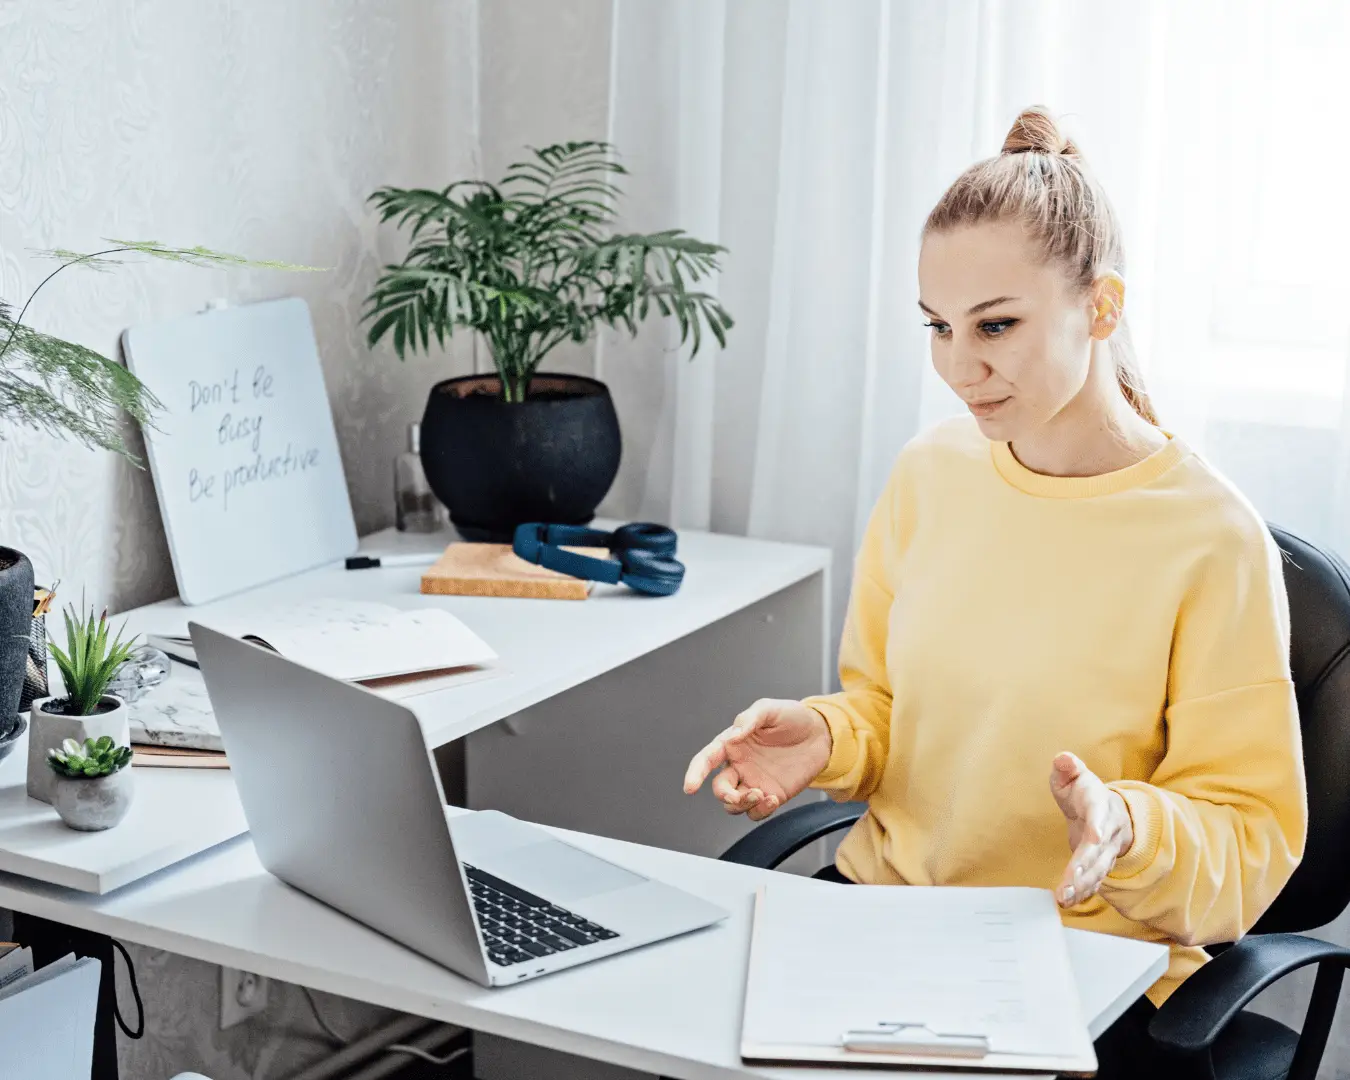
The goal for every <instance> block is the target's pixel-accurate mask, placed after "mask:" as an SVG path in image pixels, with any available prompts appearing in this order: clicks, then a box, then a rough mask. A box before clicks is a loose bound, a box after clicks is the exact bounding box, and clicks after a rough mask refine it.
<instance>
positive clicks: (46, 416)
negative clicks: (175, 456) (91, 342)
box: [0, 240, 315, 466]
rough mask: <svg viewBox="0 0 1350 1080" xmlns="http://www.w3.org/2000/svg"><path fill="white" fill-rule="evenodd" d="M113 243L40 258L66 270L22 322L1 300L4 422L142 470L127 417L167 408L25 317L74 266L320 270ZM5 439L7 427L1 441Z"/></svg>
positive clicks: (118, 370)
mask: <svg viewBox="0 0 1350 1080" xmlns="http://www.w3.org/2000/svg"><path fill="white" fill-rule="evenodd" d="M108 243H110V244H112V245H113V246H112V247H109V248H107V249H105V250H103V251H95V252H91V253H89V254H87V255H82V254H80V253H79V252H76V251H67V250H65V249H64V248H57V249H56V250H54V251H42V252H38V255H40V256H42V257H44V258H50V259H55V260H57V261H58V262H59V263H60V264H61V265H60V266H58V267H57V268H56V269H55V270H53V271H52V272H51V273H50V274H48V275H47V276H46V277H45V278H43V279H42V281H40V282H39V283H38V286H37V288H36V289H34V290H33V291H32V293H31V294H29V297H28V299H27V301H25V302H24V305H23V307H22V308H21V309H20V311H19V313H18V315H15V314H13V311H12V309H11V308H10V307H9V306H7V305H6V304H5V303H4V302H3V301H2V300H0V420H5V419H8V420H14V421H16V422H18V423H20V424H25V425H27V426H28V427H32V428H37V429H38V430H40V431H46V432H48V433H49V434H52V435H58V436H61V435H70V436H72V437H73V438H74V439H75V440H76V441H77V442H80V443H83V444H84V445H85V446H90V447H99V448H102V449H104V450H111V451H113V452H114V453H117V454H121V455H122V456H123V457H125V458H127V459H128V460H129V461H131V462H132V463H133V464H135V465H137V466H139V465H140V464H141V462H140V460H139V459H138V458H137V457H136V456H135V455H134V454H132V452H131V451H130V450H129V449H128V448H127V445H126V443H125V441H124V440H123V438H122V433H121V430H120V424H121V419H122V415H123V414H124V413H125V414H127V415H129V416H130V417H131V418H132V419H133V420H135V421H136V422H137V423H138V424H141V425H148V424H151V423H152V422H153V419H154V415H155V414H156V413H157V412H159V411H160V409H162V408H163V404H162V403H161V402H160V401H159V399H158V398H156V397H155V395H154V394H153V393H151V392H150V390H149V389H147V388H146V386H145V384H144V383H142V382H141V381H140V380H139V379H138V378H136V376H135V375H133V374H132V373H131V372H130V371H128V370H127V369H126V368H125V367H123V366H122V365H121V364H119V363H116V362H115V361H113V360H110V359H108V358H107V357H106V356H104V355H102V354H101V353H98V352H95V351H94V350H93V349H89V348H86V347H85V346H83V345H77V344H75V343H74V342H71V341H64V340H62V339H61V338H58V337H53V336H52V335H50V334H44V333H41V332H40V331H38V330H34V329H33V328H32V327H31V326H27V325H25V324H24V321H23V319H24V315H26V314H27V312H28V308H29V306H30V305H31V304H32V303H33V298H34V297H35V296H37V294H38V293H39V292H40V291H41V290H42V287H43V286H44V285H46V284H47V282H49V281H51V280H52V278H54V277H55V276H56V275H57V274H59V273H61V271H62V270H66V269H69V268H70V267H72V266H85V267H89V268H91V269H94V270H107V269H110V268H111V267H113V266H116V265H119V264H121V263H123V262H125V261H127V260H128V259H130V258H134V257H136V256H145V257H148V258H151V259H163V260H167V261H169V262H177V263H187V264H188V265H190V266H217V267H255V268H267V269H273V270H313V269H315V268H314V267H310V266H296V265H293V264H291V263H280V262H260V261H255V260H252V259H246V258H244V257H243V256H241V255H231V254H229V253H228V252H223V251H212V250H210V249H209V248H204V247H191V248H180V247H171V246H167V245H164V244H160V243H158V242H157V241H154V240H109V241H108ZM3 437H4V430H3V428H0V439H3Z"/></svg>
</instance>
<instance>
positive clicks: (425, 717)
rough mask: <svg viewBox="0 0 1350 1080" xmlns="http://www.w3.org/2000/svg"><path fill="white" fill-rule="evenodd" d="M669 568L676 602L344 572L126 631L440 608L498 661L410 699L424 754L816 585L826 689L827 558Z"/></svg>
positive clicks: (136, 622)
mask: <svg viewBox="0 0 1350 1080" xmlns="http://www.w3.org/2000/svg"><path fill="white" fill-rule="evenodd" d="M452 538H453V537H452V536H451V534H444V535H435V536H427V535H425V534H423V535H418V534H410V533H400V532H398V531H397V530H393V529H386V530H384V531H383V532H380V533H375V534H373V535H371V536H368V537H366V538H364V539H363V540H362V542H361V549H362V551H365V552H371V553H389V552H418V551H428V552H439V551H441V550H443V549H444V547H445V545H446V544H447V543H449V542H450V541H451V539H452ZM679 557H680V559H681V560H682V561H683V562H684V563H685V565H686V577H685V580H684V584H683V585H682V586H681V588H680V591H679V592H678V593H676V594H675V595H674V596H669V597H659V598H658V597H649V596H642V595H640V594H638V593H635V592H633V591H632V590H631V589H629V588H628V587H627V586H621V585H597V586H595V590H594V592H593V593H592V594H591V597H590V598H589V599H588V600H582V601H566V600H514V599H508V598H503V597H472V596H423V595H422V593H421V592H420V583H421V578H422V571H421V570H420V569H418V568H413V567H407V568H390V569H379V570H350V571H349V570H344V569H341V568H340V567H332V568H323V569H319V570H312V571H310V572H308V573H305V574H298V575H296V576H295V577H292V578H287V579H285V580H283V581H279V582H275V583H273V584H271V585H267V586H264V587H262V588H260V589H254V590H251V591H249V592H247V593H243V594H240V595H239V596H235V597H230V598H227V599H225V600H220V601H216V602H215V603H212V604H203V605H200V606H197V607H191V606H187V605H184V604H183V603H181V602H180V601H179V600H177V599H174V600H165V601H162V602H161V603H158V604H150V605H148V606H146V607H142V608H136V609H134V610H132V611H129V612H126V613H125V616H126V618H127V620H128V628H129V630H131V631H132V632H135V633H145V632H149V631H169V632H182V630H183V629H184V628H185V626H186V623H187V620H188V619H189V618H192V617H193V616H194V615H196V614H199V613H202V612H206V611H213V612H221V611H230V610H238V609H245V610H246V609H248V608H249V607H256V606H257V605H259V604H260V603H268V604H271V603H282V604H284V603H285V602H286V601H288V600H308V599H315V598H320V597H335V598H340V599H350V600H374V601H379V602H381V603H386V604H390V605H392V606H394V607H418V606H424V605H426V606H436V607H443V608H445V609H446V610H448V611H450V612H451V613H453V614H454V615H456V616H458V617H459V618H461V619H463V620H464V622H465V623H467V624H468V625H469V626H470V627H471V628H472V629H473V630H474V632H475V633H477V634H478V635H479V636H480V637H481V638H483V639H484V640H485V641H486V642H487V643H488V644H489V645H491V646H492V647H493V648H494V649H496V650H497V652H498V653H499V654H500V656H501V658H502V671H501V673H500V674H498V675H496V676H494V677H492V678H487V679H481V680H479V681H476V682H471V683H468V684H466V685H464V686H460V687H455V688H452V689H447V690H442V691H439V692H433V693H429V694H422V695H420V696H417V697H413V698H409V699H408V704H409V705H410V706H411V707H412V708H413V709H414V711H416V713H417V715H418V718H419V719H420V720H421V721H422V726H423V728H424V729H425V731H426V734H427V742H428V743H429V744H430V745H431V746H441V745H443V744H445V743H448V742H451V741H452V740H454V739H459V738H462V737H463V736H465V735H468V734H469V733H470V732H473V731H477V730H478V729H479V728H483V727H486V726H487V725H489V724H494V723H496V722H497V721H498V720H501V719H503V718H504V717H508V716H512V715H514V714H516V713H519V712H520V711H521V710H523V709H526V708H529V707H530V706H532V705H536V704H538V703H540V702H542V701H545V700H547V699H549V698H552V697H554V696H556V695H558V694H560V693H562V692H564V691H566V690H570V689H572V688H573V687H576V686H578V685H580V684H581V683H584V682H586V681H588V680H591V679H594V678H596V677H598V676H601V675H604V674H605V673H607V672H610V671H613V670H614V669H616V668H619V667H621V666H623V665H624V664H627V663H629V662H630V661H632V660H635V659H637V658H638V657H641V656H644V655H647V654H649V653H652V652H654V651H656V650H658V649H660V648H662V647H663V646H666V645H669V644H671V643H673V642H676V641H678V640H680V639H681V638H684V637H686V636H687V635H690V634H694V633H696V632H698V631H701V630H704V629H707V628H710V627H713V626H715V625H716V624H717V623H718V622H720V621H722V620H724V619H726V618H728V617H729V616H732V615H734V614H736V613H738V612H741V611H744V610H745V609H747V608H749V607H752V606H753V605H755V604H757V603H759V602H760V601H762V600H765V599H766V598H768V597H771V596H773V595H774V594H775V593H779V592H781V591H783V590H785V589H789V588H791V587H792V586H795V585H799V584H802V583H806V582H810V583H813V584H815V586H816V588H815V589H814V590H813V592H819V593H820V597H821V603H820V605H819V608H818V610H817V611H815V612H812V613H811V621H810V623H809V625H804V626H803V630H805V631H807V632H809V633H811V634H812V635H815V636H817V640H816V650H815V654H814V655H813V656H812V664H811V668H812V670H811V676H812V679H813V681H814V682H820V681H822V680H824V679H825V678H826V672H827V669H828V665H829V658H828V656H827V655H826V654H825V652H824V645H825V642H824V640H823V635H824V632H825V625H826V612H825V608H824V603H823V598H824V591H823V586H824V585H825V581H824V578H825V575H826V573H827V572H828V568H829V561H830V555H829V551H828V550H827V549H825V548H816V547H807V546H804V545H798V544H780V543H774V542H772V541H768V540H750V539H746V538H744V537H737V536H722V535H719V534H715V533H701V532H682V533H680V548H679ZM781 659H782V658H780V662H781ZM747 704H748V702H747ZM727 719H728V720H729V719H730V718H729V717H728V718H727Z"/></svg>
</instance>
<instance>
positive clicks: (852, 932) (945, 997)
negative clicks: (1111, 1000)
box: [741, 883, 1097, 1074]
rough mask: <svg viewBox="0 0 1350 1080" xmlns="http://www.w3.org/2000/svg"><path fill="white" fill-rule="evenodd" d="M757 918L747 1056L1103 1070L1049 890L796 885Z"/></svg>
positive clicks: (765, 892)
mask: <svg viewBox="0 0 1350 1080" xmlns="http://www.w3.org/2000/svg"><path fill="white" fill-rule="evenodd" d="M754 918H755V921H754V929H753V933H752V936H751V942H750V968H749V973H748V976H747V985H746V991H745V1014H744V1019H743V1021H742V1028H741V1057H742V1058H743V1059H745V1060H747V1061H764V1062H769V1061H773V1062H799V1063H805V1062H817V1063H839V1064H843V1063H866V1064H870V1065H915V1066H931V1067H934V1068H938V1069H953V1068H974V1069H998V1070H1004V1071H1019V1072H1021V1071H1026V1072H1047V1073H1057V1074H1074V1073H1091V1072H1094V1071H1095V1070H1096V1068H1097V1060H1096V1056H1095V1054H1094V1053H1093V1049H1092V1040H1091V1038H1090V1037H1089V1035H1088V1030H1087V1025H1086V1023H1085V1021H1084V1019H1083V1017H1082V1014H1081V1007H1080V1005H1079V999H1078V993H1077V986H1076V984H1075V982H1074V978H1073V971H1072V969H1071V968H1070V966H1069V953H1068V946H1067V944H1066V942H1065V940H1064V930H1063V928H1062V927H1061V925H1060V921H1059V915H1058V912H1057V911H1056V909H1055V902H1054V899H1053V897H1052V896H1051V895H1050V893H1049V892H1047V891H1045V890H1041V889H1016V888H1008V889H975V888H931V887H930V888H902V887H896V888H886V887H882V886H875V887H864V888H859V887H857V886H847V885H839V886H821V885H818V884H816V883H810V884H806V883H793V884H786V883H785V884H782V885H777V884H776V885H771V886H767V887H763V888H761V889H760V891H759V894H758V895H757V896H756V898H755V917H754Z"/></svg>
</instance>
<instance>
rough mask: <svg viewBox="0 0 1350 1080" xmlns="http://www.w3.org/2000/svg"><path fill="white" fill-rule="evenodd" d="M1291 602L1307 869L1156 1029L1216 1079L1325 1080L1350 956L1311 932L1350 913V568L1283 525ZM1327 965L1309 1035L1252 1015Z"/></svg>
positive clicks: (781, 836) (793, 829) (831, 812)
mask: <svg viewBox="0 0 1350 1080" xmlns="http://www.w3.org/2000/svg"><path fill="white" fill-rule="evenodd" d="M1270 531H1271V534H1272V535H1273V536H1274V537H1275V542H1276V543H1277V544H1278V545H1279V547H1280V550H1281V551H1282V552H1284V556H1285V560H1284V580H1285V585H1286V587H1287V589H1288V592H1289V611H1290V629H1291V638H1292V641H1291V645H1290V664H1291V667H1292V669H1293V677H1294V687H1295V692H1296V694H1297V697H1298V708H1299V720H1300V723H1301V726H1302V728H1303V756H1304V765H1305V768H1306V770H1307V774H1308V812H1309V813H1308V821H1309V824H1308V844H1307V850H1306V852H1305V853H1304V856H1303V862H1302V863H1301V864H1300V866H1299V867H1298V869H1297V870H1296V871H1295V872H1294V876H1293V877H1292V878H1291V879H1290V881H1289V883H1288V885H1286V886H1285V888H1284V890H1283V892H1281V893H1280V895H1279V897H1277V898H1276V900H1275V903H1274V904H1272V905H1271V907H1270V909H1269V910H1268V911H1267V912H1266V913H1265V914H1264V915H1263V916H1262V917H1261V919H1260V921H1259V922H1258V923H1257V924H1256V926H1255V927H1254V928H1253V930H1252V931H1251V933H1250V934H1248V935H1247V936H1246V937H1244V938H1243V939H1242V940H1241V941H1239V942H1238V943H1237V944H1235V945H1228V946H1222V947H1219V946H1216V947H1213V948H1211V949H1210V951H1211V952H1212V953H1215V954H1217V955H1215V957H1214V959H1213V960H1211V961H1210V962H1209V963H1208V964H1206V965H1205V966H1204V967H1203V968H1201V969H1200V970H1199V971H1198V972H1196V973H1195V974H1194V975H1192V976H1191V977H1190V978H1189V979H1187V980H1186V982H1185V983H1183V984H1182V985H1181V987H1180V988H1179V989H1178V990H1177V991H1176V992H1175V993H1174V994H1173V995H1172V996H1171V998H1169V999H1168V1001H1167V1003H1166V1004H1165V1005H1164V1006H1163V1007H1162V1008H1161V1009H1159V1010H1158V1014H1157V1016H1155V1017H1154V1018H1153V1021H1152V1023H1151V1024H1150V1025H1149V1033H1150V1034H1151V1035H1152V1036H1153V1038H1154V1040H1156V1041H1157V1042H1159V1043H1161V1044H1162V1045H1163V1046H1165V1047H1167V1048H1169V1050H1170V1051H1171V1052H1172V1053H1173V1054H1175V1055H1177V1056H1178V1057H1181V1058H1186V1059H1189V1060H1190V1061H1191V1062H1193V1063H1194V1066H1195V1071H1196V1075H1197V1076H1201V1077H1206V1078H1213V1080H1314V1078H1315V1077H1316V1075H1317V1067H1318V1065H1319V1063H1320V1062H1321V1060H1322V1052H1323V1050H1325V1049H1326V1044H1327V1036H1328V1035H1329V1034H1330V1031H1331V1022H1332V1019H1333V1017H1334V1016H1335V1013H1336V1001H1337V998H1338V997H1339V996H1340V989H1341V978H1342V976H1343V975H1344V973H1345V968H1346V967H1347V966H1350V949H1345V948H1342V947H1341V946H1340V945H1333V944H1331V943H1329V942H1326V941H1320V940H1318V939H1317V938H1311V937H1305V936H1303V935H1302V934H1301V933H1300V931H1304V930H1311V929H1314V928H1316V927H1319V926H1324V925H1326V924H1327V923H1329V922H1331V921H1332V920H1333V919H1335V918H1336V917H1337V916H1338V915H1340V913H1341V912H1342V911H1344V910H1345V907H1346V905H1347V904H1348V903H1350V663H1346V662H1345V661H1346V657H1347V655H1350V567H1347V566H1346V564H1345V563H1344V562H1342V561H1341V559H1339V558H1338V557H1337V556H1335V555H1332V554H1330V553H1329V552H1326V551H1323V550H1321V549H1320V548H1318V547H1316V546H1315V545H1313V544H1310V543H1308V542H1307V541H1306V540H1301V539H1299V538H1298V537H1297V536H1294V535H1292V534H1291V533H1288V532H1286V531H1285V530H1283V529H1280V528H1278V527H1276V526H1273V525H1272V526H1271V527H1270ZM864 810H866V806H865V804H863V803H832V802H827V803H811V804H809V805H806V806H799V807H794V808H793V809H791V810H789V811H787V812H786V813H783V814H782V815H781V816H777V817H772V818H769V819H768V820H767V821H766V822H764V823H763V824H762V825H760V826H759V827H758V828H756V829H754V830H753V831H752V832H750V833H748V834H747V835H746V836H744V837H742V838H741V839H740V840H738V841H737V842H736V843H735V844H733V845H732V846H731V847H730V848H728V849H727V851H726V852H725V853H724V854H723V855H722V858H723V859H725V860H727V861H729V862H738V863H743V864H745V865H747V866H758V867H763V868H765V869H772V868H773V867H775V866H778V865H779V864H780V863H781V862H783V860H784V859H786V858H787V857H788V856H789V855H791V854H793V853H794V852H796V851H798V850H800V849H801V848H803V847H805V846H806V845H807V844H809V843H811V842H812V841H814V840H819V839H821V838H822V837H825V836H828V835H830V834H831V833H833V832H836V831H837V830H839V829H843V828H845V827H847V826H849V825H852V824H853V823H854V822H855V821H857V820H858V818H859V817H861V816H862V814H863V812H864ZM1310 964H1316V965H1317V981H1316V983H1315V984H1314V986H1313V992H1312V998H1311V1000H1310V1001H1309V1003H1308V1012H1307V1015H1306V1016H1305V1018H1304V1021H1303V1030H1302V1032H1301V1033H1300V1032H1295V1031H1292V1030H1290V1029H1289V1028H1287V1027H1285V1025H1283V1024H1281V1023H1278V1022H1277V1021H1275V1020H1271V1019H1270V1018H1269V1017H1265V1016H1262V1015H1260V1014H1258V1013H1252V1012H1247V1011H1245V1006H1246V1005H1247V1004H1248V1003H1250V1002H1251V1000H1252V999H1253V998H1255V997H1256V995H1257V994H1258V993H1260V992H1261V991H1262V990H1264V989H1265V988H1266V987H1268V986H1270V985H1271V984H1272V983H1274V982H1276V981H1277V980H1279V979H1281V978H1283V977H1284V976H1285V975H1288V974H1289V973H1290V972H1291V971H1296V970H1298V969H1299V968H1302V967H1307V966H1308V965H1310Z"/></svg>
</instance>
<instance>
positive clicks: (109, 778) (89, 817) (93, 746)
mask: <svg viewBox="0 0 1350 1080" xmlns="http://www.w3.org/2000/svg"><path fill="white" fill-rule="evenodd" d="M130 764H131V747H130V746H127V745H126V744H121V745H119V744H117V743H116V742H114V741H113V740H112V739H111V738H110V737H109V736H107V735H103V736H100V737H99V738H97V739H86V740H85V741H84V744H83V745H81V744H80V743H78V742H76V741H75V740H74V739H66V740H65V742H63V743H62V744H61V746H60V747H59V748H57V747H53V748H52V749H51V750H50V751H49V752H48V754H47V766H48V768H49V769H50V770H51V774H52V777H53V780H52V805H53V806H55V807H56V812H57V814H59V815H60V817H61V820H62V821H64V822H65V823H66V824H67V825H69V826H70V827H71V828H72V829H78V830H79V831H80V832H99V831H101V830H103V829H111V828H112V827H113V826H114V825H116V824H118V822H120V821H121V820H122V819H123V818H124V817H126V816H127V811H128V810H130V809H131V795H132V783H131V770H130V769H128V768H127V766H128V765H130Z"/></svg>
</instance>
